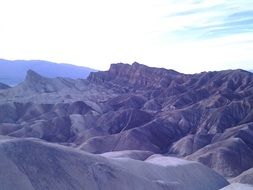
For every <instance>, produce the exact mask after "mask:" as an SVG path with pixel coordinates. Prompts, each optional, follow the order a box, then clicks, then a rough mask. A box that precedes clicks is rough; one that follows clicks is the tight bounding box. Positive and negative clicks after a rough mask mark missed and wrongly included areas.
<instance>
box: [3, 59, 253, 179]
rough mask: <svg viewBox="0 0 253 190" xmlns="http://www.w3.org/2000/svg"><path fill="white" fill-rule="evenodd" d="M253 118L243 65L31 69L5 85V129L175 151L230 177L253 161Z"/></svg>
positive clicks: (104, 145)
mask: <svg viewBox="0 0 253 190" xmlns="http://www.w3.org/2000/svg"><path fill="white" fill-rule="evenodd" d="M252 123H253V74H252V73H250V72H247V71H243V70H226V71H216V72H203V73H199V74H191V75H187V74H182V73H178V72H176V71H173V70H166V69H159V68H150V67H147V66H144V65H141V64H138V63H134V64H132V65H128V64H113V65H112V66H111V68H110V69H109V71H105V72H96V73H91V74H90V76H89V77H88V79H87V80H84V79H78V80H73V79H66V78H54V79H50V78H46V77H43V76H40V75H38V74H37V73H35V72H33V71H29V72H28V73H27V77H26V80H25V81H24V82H23V83H21V84H20V85H18V86H16V87H13V88H8V89H2V90H0V134H1V135H5V136H11V137H17V138H27V137H35V138H39V139H43V140H45V141H48V142H53V143H58V144H62V145H66V146H71V147H73V148H75V149H78V150H83V151H87V152H90V153H96V154H101V153H106V152H112V151H126V150H136V151H144V152H145V151H148V152H152V153H160V154H166V155H173V156H177V157H181V158H185V159H189V160H194V161H199V162H201V163H203V164H205V165H207V166H208V167H210V168H212V169H214V170H215V171H217V172H218V173H220V174H221V175H223V176H225V177H236V176H238V175H240V174H241V173H242V172H244V171H246V170H248V169H250V168H252V167H253V159H252V157H253V142H252V139H253V138H252V137H253V127H252V126H253V125H252ZM124 155H125V153H124ZM130 155H133V154H130ZM116 157H117V155H116ZM133 157H135V156H133ZM137 157H140V158H141V157H142V156H137Z"/></svg>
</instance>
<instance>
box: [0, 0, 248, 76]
mask: <svg viewBox="0 0 253 190" xmlns="http://www.w3.org/2000/svg"><path fill="white" fill-rule="evenodd" d="M0 58H2V59H10V60H16V59H24V60H30V59H36V60H38V59H40V60H48V61H54V62H58V63H70V64H75V65H82V66H86V67H91V68H94V69H97V70H107V69H108V68H109V66H110V64H111V63H119V62H123V63H133V62H135V61H136V62H139V63H141V64H145V65H149V66H154V67H164V68H167V69H174V70H177V71H180V72H184V73H196V72H201V71H211V70H224V69H237V68H241V69H246V70H248V69H253V1H252V0H22V1H21V0H0Z"/></svg>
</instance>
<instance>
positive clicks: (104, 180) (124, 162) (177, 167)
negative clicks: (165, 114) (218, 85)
mask: <svg viewBox="0 0 253 190" xmlns="http://www.w3.org/2000/svg"><path fill="white" fill-rule="evenodd" d="M157 159H158V160H157ZM161 159H162V163H161ZM171 159H172V160H171ZM226 185H228V182H227V181H226V180H225V179H224V178H223V177H221V176H220V175H218V174H217V173H215V172H214V171H212V170H210V169H209V168H207V167H205V166H203V165H201V164H199V163H196V162H189V161H183V160H180V159H175V158H169V157H167V158H163V157H158V158H151V159H149V160H148V161H147V162H143V161H138V160H133V159H120V158H118V159H116V158H114V159H111V158H104V157H102V156H99V155H92V154H88V153H85V152H80V151H76V150H74V149H73V148H68V147H64V146H60V145H56V144H50V143H45V142H42V141H39V140H35V139H9V140H8V139H3V140H0V189H3V190H13V189H26V190H44V189H48V190H58V189H59V190H65V189H66V190H69V189H71V190H85V189H87V190H91V189H92V190H111V189H122V190H129V189H132V190H154V189H156V190H164V189H171V190H196V189H201V190H218V189H220V188H222V187H224V186H226Z"/></svg>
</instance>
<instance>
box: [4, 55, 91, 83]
mask: <svg viewBox="0 0 253 190" xmlns="http://www.w3.org/2000/svg"><path fill="white" fill-rule="evenodd" d="M29 69H31V70H33V71H35V72H37V73H39V74H41V75H43V76H46V77H49V78H55V77H67V78H73V79H77V78H86V77H87V76H88V75H89V73H90V72H92V71H95V70H94V69H90V68H87V67H82V66H75V65H71V64H58V63H53V62H49V61H41V60H29V61H26V60H15V61H9V60H4V59H0V83H4V84H8V85H10V86H14V85H17V84H18V83H20V82H22V81H24V79H25V75H26V72H27V71H28V70H29Z"/></svg>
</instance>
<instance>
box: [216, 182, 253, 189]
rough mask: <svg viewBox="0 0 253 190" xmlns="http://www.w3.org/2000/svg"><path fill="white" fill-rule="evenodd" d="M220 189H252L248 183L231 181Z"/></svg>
mask: <svg viewBox="0 0 253 190" xmlns="http://www.w3.org/2000/svg"><path fill="white" fill-rule="evenodd" d="M220 190H253V186H252V185H248V184H241V183H232V184H231V185H228V186H226V187H224V188H222V189H220Z"/></svg>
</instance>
